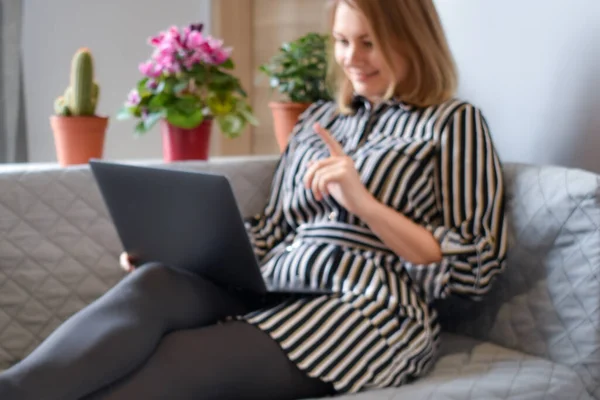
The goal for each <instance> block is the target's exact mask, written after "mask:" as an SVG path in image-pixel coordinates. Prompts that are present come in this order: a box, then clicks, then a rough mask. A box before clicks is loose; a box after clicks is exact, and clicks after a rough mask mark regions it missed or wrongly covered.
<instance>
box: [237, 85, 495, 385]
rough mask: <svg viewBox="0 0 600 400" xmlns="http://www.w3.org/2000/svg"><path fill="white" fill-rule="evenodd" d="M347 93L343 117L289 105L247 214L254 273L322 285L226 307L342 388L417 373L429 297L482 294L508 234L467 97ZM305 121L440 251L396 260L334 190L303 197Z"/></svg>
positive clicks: (433, 337)
mask: <svg viewBox="0 0 600 400" xmlns="http://www.w3.org/2000/svg"><path fill="white" fill-rule="evenodd" d="M353 105H354V108H355V110H356V112H355V113H354V114H352V115H344V114H341V113H339V112H337V107H336V104H335V103H333V102H318V103H315V104H313V105H312V106H311V107H310V108H309V109H308V110H307V111H306V112H305V113H304V114H303V115H302V116H301V118H300V121H299V123H298V124H297V125H296V127H295V129H294V132H293V135H292V137H291V139H290V142H289V145H288V147H287V148H286V150H285V152H284V153H283V154H282V157H281V159H280V161H279V163H278V165H277V168H276V171H275V174H274V178H273V183H272V191H271V196H270V198H269V200H268V203H267V205H266V207H265V209H264V212H263V213H261V214H260V215H257V216H254V217H252V218H249V219H248V220H247V221H246V227H247V229H248V232H249V236H250V238H251V240H252V242H253V245H254V249H255V252H256V254H257V256H258V258H259V259H260V261H261V265H262V270H263V274H264V275H265V276H268V277H272V278H275V279H276V280H278V281H280V282H286V281H292V280H293V281H297V280H300V281H302V282H304V283H305V284H307V285H311V286H314V287H320V286H325V287H328V288H332V289H333V291H334V292H335V294H334V295H321V296H313V297H293V298H287V299H284V300H283V301H281V302H277V303H274V305H269V306H265V307H264V308H262V309H259V310H257V311H254V312H251V313H249V314H247V315H244V316H240V317H239V318H241V319H243V320H246V321H247V322H249V323H251V324H253V325H254V326H257V327H258V328H260V329H261V330H263V331H264V332H266V333H267V334H269V335H270V336H271V337H272V338H273V339H274V340H275V341H276V342H277V343H279V345H280V346H281V348H282V349H283V350H284V351H285V353H286V354H287V355H288V357H289V358H290V360H292V361H293V362H294V363H295V364H296V365H297V366H298V367H299V368H300V369H301V370H304V371H305V372H306V373H307V374H308V375H309V376H311V377H316V378H320V379H321V380H323V381H326V382H331V383H332V384H333V385H334V387H335V389H336V390H337V391H338V392H342V393H354V392H358V391H362V390H367V389H373V388H384V387H390V386H399V385H402V384H404V383H406V382H409V381H411V380H414V379H416V378H418V377H420V376H423V375H424V374H425V373H426V372H427V371H428V370H429V369H430V367H431V366H432V364H433V363H434V360H435V355H436V349H437V348H438V345H439V343H438V342H439V340H438V337H439V331H440V328H439V325H438V322H437V321H436V312H435V310H434V309H433V308H432V306H431V304H432V302H433V300H434V299H438V298H444V297H447V296H449V295H460V296H466V297H469V298H480V297H481V296H482V295H484V294H485V293H486V292H487V291H488V290H489V288H490V284H491V282H492V278H493V277H494V276H495V275H497V274H498V273H501V272H502V270H503V269H504V264H505V254H506V240H507V238H506V225H505V222H504V219H503V217H504V201H503V194H504V193H503V191H504V188H503V179H502V175H501V164H500V161H499V159H498V156H497V154H496V152H495V149H494V146H493V143H492V140H491V138H490V135H489V133H488V127H487V125H486V122H485V119H484V118H483V116H482V114H481V112H480V110H479V109H477V108H475V107H474V106H472V105H470V104H468V103H465V102H462V101H459V100H452V101H448V102H446V103H443V104H441V105H437V106H432V107H429V108H417V107H414V106H410V105H407V104H404V103H401V102H397V101H388V102H384V103H381V104H378V105H377V106H371V105H370V104H369V103H368V102H366V101H365V100H364V99H363V98H361V97H356V98H355V101H354V103H353ZM317 121H318V122H320V123H321V124H322V125H323V126H325V127H326V128H327V129H329V130H330V132H331V133H332V135H333V137H334V138H335V139H336V140H337V141H338V142H339V143H340V144H342V146H343V148H344V150H345V152H346V154H347V155H349V156H350V157H352V159H353V160H354V162H355V166H356V168H357V170H358V172H359V174H360V176H361V180H362V182H363V184H364V185H365V186H366V187H367V188H368V190H369V191H370V192H371V193H373V195H374V196H375V197H376V198H377V199H378V200H379V201H381V202H383V203H385V204H386V205H388V206H390V207H393V208H394V209H396V210H397V211H398V212H400V213H402V214H404V215H405V216H406V217H408V218H410V219H411V220H413V221H415V222H416V223H418V224H420V225H422V226H424V227H425V228H426V229H428V230H429V231H430V232H431V233H432V235H433V236H434V237H435V238H436V239H437V240H438V241H439V243H440V246H441V250H442V254H443V259H442V261H441V262H440V263H433V264H428V265H415V264H411V263H409V262H407V261H406V260H404V259H403V258H402V257H401V256H399V255H397V254H394V252H393V251H391V250H390V249H389V248H388V247H387V246H386V245H385V244H384V243H383V242H382V241H381V240H380V239H379V238H378V237H377V236H375V235H374V234H373V233H372V232H371V230H370V229H369V227H368V226H367V225H366V224H365V223H364V222H363V221H361V220H360V219H359V218H358V217H357V216H356V215H353V214H351V213H349V212H348V211H346V210H345V209H344V208H343V207H341V206H340V205H339V204H338V203H337V202H336V201H335V200H334V199H333V198H331V197H325V198H324V199H323V200H321V201H316V200H315V198H314V196H313V194H312V192H311V191H310V190H308V189H305V187H304V185H303V182H302V179H303V177H304V174H305V172H306V170H307V163H308V162H309V161H310V160H315V159H322V158H326V157H328V156H329V153H328V150H327V147H326V146H325V144H324V143H323V142H322V140H321V139H320V138H319V136H318V135H317V134H316V133H314V132H313V130H312V126H313V124H314V123H315V122H317Z"/></svg>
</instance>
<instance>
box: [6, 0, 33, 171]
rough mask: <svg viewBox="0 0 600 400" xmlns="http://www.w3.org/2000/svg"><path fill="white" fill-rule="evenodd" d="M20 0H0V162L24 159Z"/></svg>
mask: <svg viewBox="0 0 600 400" xmlns="http://www.w3.org/2000/svg"><path fill="white" fill-rule="evenodd" d="M23 1H24V0H0V163H13V162H26V161H27V131H26V123H25V98H24V87H23V68H22V59H23V58H22V51H21V37H22V35H21V30H22V16H23V6H22V3H23Z"/></svg>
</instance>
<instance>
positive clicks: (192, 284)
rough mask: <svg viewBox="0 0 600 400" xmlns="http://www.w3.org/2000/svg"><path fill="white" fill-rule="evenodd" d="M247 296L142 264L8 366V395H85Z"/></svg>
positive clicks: (0, 385)
mask: <svg viewBox="0 0 600 400" xmlns="http://www.w3.org/2000/svg"><path fill="white" fill-rule="evenodd" d="M246 306H247V305H245V304H244V302H243V301H242V300H241V299H238V298H235V297H234V296H233V295H231V294H230V293H228V292H226V291H224V290H221V289H220V288H218V287H217V286H215V285H213V284H212V283H210V282H209V281H206V280H204V279H202V278H199V277H197V276H194V275H192V274H186V273H182V272H178V271H175V270H173V269H171V268H167V267H165V266H162V265H159V264H155V263H153V264H146V265H144V266H142V267H140V268H139V269H138V270H136V271H135V272H133V273H131V274H130V275H129V276H127V277H125V278H124V279H123V280H122V281H121V282H119V283H118V284H117V285H115V286H114V287H113V288H112V289H111V290H109V291H108V292H107V293H105V294H104V295H103V296H102V297H100V298H99V299H98V300H96V301H95V302H93V303H92V304H90V305H89V306H87V307H86V308H84V309H83V310H81V311H79V312H78V313H76V314H75V315H73V316H72V317H71V318H70V319H68V320H67V321H65V322H64V323H63V324H62V325H61V326H60V327H58V328H57V329H56V330H55V331H54V332H53V333H52V334H51V335H50V336H49V337H48V338H47V339H46V340H45V341H44V342H43V343H42V344H40V346H39V347H38V348H36V349H35V350H34V351H33V352H32V353H31V354H30V355H29V356H28V357H26V358H25V359H24V360H22V361H21V362H20V363H18V364H16V365H15V366H13V367H12V368H10V369H8V370H7V371H5V372H3V373H1V374H0V399H11V400H29V399H31V400H42V399H43V400H70V399H79V398H81V397H83V396H84V395H86V394H89V393H91V392H93V391H95V390H97V389H99V388H101V387H104V386H105V385H107V384H110V383H111V382H113V381H115V380H116V379H119V378H121V377H123V376H125V375H126V374H128V373H130V372H131V371H133V370H134V369H135V368H137V367H139V366H140V365H141V364H142V363H143V362H144V361H145V360H146V359H147V358H148V357H149V356H150V355H151V354H152V353H153V352H154V350H155V348H156V346H157V344H158V343H159V341H160V339H161V338H162V337H163V335H164V334H166V333H168V332H169V331H172V330H176V329H185V328H191V327H198V326H203V325H208V324H213V323H214V322H215V321H216V320H217V319H219V318H222V317H224V316H226V315H230V314H233V313H239V312H244V311H245V310H246V308H247V307H246Z"/></svg>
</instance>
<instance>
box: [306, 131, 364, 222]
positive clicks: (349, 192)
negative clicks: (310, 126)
mask: <svg viewBox="0 0 600 400" xmlns="http://www.w3.org/2000/svg"><path fill="white" fill-rule="evenodd" d="M314 129H315V131H316V132H317V134H318V135H319V136H320V137H321V139H322V140H323V141H324V142H325V144H326V145H327V147H328V149H329V154H330V156H329V157H328V158H326V159H323V160H319V161H315V162H312V163H311V164H310V166H309V168H308V170H307V171H306V175H305V176H304V185H305V186H306V188H307V189H311V190H312V192H313V195H314V197H315V199H316V200H318V201H319V200H321V199H322V198H323V197H324V196H327V195H331V197H333V198H334V199H335V200H336V201H337V202H338V203H339V204H340V205H341V206H342V207H344V208H345V209H346V210H348V212H350V213H352V214H355V215H359V214H360V211H361V210H364V209H365V207H368V206H369V203H370V202H372V201H373V200H375V198H374V197H373V195H372V194H371V193H370V192H369V191H368V190H367V188H366V187H365V186H364V185H363V183H362V182H361V180H360V175H359V174H358V171H357V170H356V167H355V166H354V161H353V160H352V158H351V157H349V156H348V155H346V154H345V153H344V150H343V149H342V146H341V145H340V144H339V143H338V142H336V141H335V139H334V138H333V136H331V133H329V131H328V130H327V129H325V128H323V127H322V126H321V125H319V124H318V123H317V124H315V125H314Z"/></svg>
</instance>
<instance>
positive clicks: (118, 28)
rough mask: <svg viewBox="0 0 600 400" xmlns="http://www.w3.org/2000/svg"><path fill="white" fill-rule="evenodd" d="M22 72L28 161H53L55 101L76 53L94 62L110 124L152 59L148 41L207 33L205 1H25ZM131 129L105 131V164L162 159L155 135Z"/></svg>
mask: <svg viewBox="0 0 600 400" xmlns="http://www.w3.org/2000/svg"><path fill="white" fill-rule="evenodd" d="M24 1H25V9H24V19H25V20H24V32H23V50H24V64H25V65H24V70H25V71H24V72H25V75H24V76H25V91H26V101H27V121H28V130H29V132H28V135H29V136H28V139H29V160H30V161H32V162H40V161H55V160H56V156H55V150H54V141H53V138H52V131H51V129H50V127H49V121H48V118H49V116H50V115H51V114H52V113H53V104H54V99H55V98H56V97H57V96H58V95H60V94H62V93H63V92H64V89H65V87H66V86H67V85H68V83H69V68H70V62H71V57H72V55H73V53H74V52H75V51H76V50H77V49H78V48H79V47H83V46H87V47H89V48H90V49H91V50H92V52H93V53H94V56H95V64H96V79H97V81H98V82H99V84H100V86H101V88H100V90H101V91H100V101H99V105H98V113H101V114H105V115H109V116H112V117H114V116H115V115H116V113H117V112H118V110H119V108H120V107H121V105H122V104H123V102H124V100H125V98H126V96H127V93H128V92H129V90H130V89H131V88H133V87H134V85H135V83H136V81H137V80H138V79H139V77H140V74H139V72H138V70H137V66H138V64H139V63H140V62H142V61H145V60H146V59H147V58H148V57H149V55H150V52H151V48H150V47H149V46H148V45H147V44H146V39H147V37H148V36H150V35H153V34H155V33H157V32H158V31H160V30H164V29H167V28H168V27H169V26H171V25H173V24H175V25H180V26H181V25H187V24H188V23H190V22H204V23H205V26H206V27H207V31H210V15H211V14H210V6H211V5H210V0H177V1H176V2H173V3H172V4H177V6H176V7H175V6H174V5H171V6H168V5H167V2H165V1H163V0H126V1H114V0H111V1H93V0H52V1H48V0H24ZM133 126H134V122H133V121H117V120H116V119H114V118H113V119H112V120H111V121H110V123H109V129H108V133H107V141H106V145H105V156H106V158H109V159H125V158H127V159H140V158H160V157H161V156H162V154H161V144H160V136H159V133H158V130H157V129H155V130H154V131H153V132H149V133H148V134H147V135H146V136H143V137H140V138H137V139H136V138H135V137H134V136H133Z"/></svg>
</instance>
